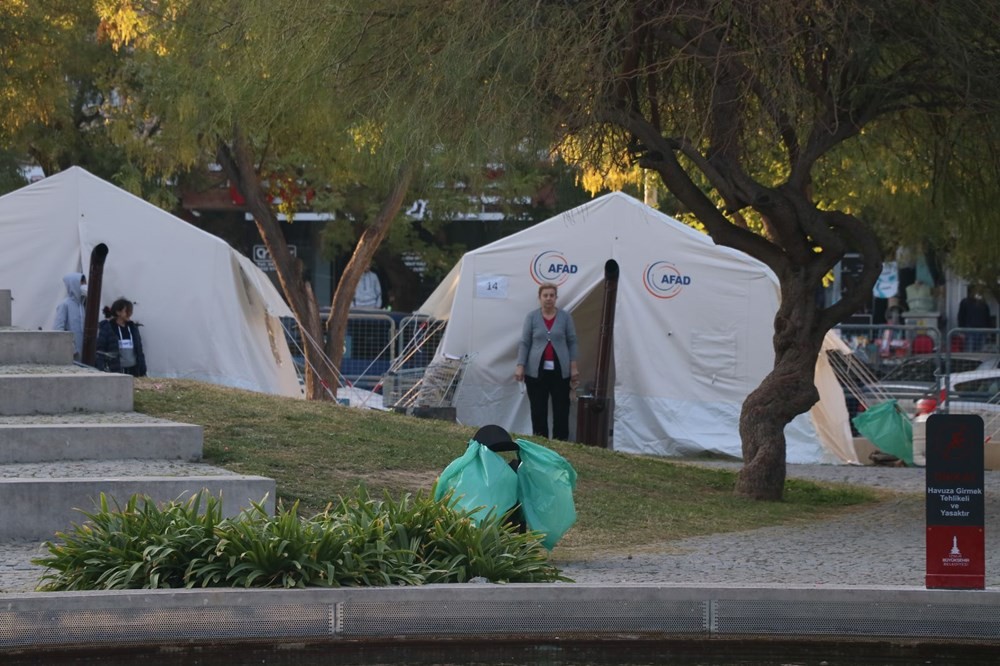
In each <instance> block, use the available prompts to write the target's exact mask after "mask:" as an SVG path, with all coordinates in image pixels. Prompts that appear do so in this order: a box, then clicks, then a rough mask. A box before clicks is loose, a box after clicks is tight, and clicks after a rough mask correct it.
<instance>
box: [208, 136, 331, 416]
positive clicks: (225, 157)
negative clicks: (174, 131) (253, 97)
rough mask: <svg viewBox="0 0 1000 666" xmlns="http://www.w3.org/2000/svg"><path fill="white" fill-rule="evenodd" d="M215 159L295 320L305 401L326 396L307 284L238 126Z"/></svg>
mask: <svg viewBox="0 0 1000 666" xmlns="http://www.w3.org/2000/svg"><path fill="white" fill-rule="evenodd" d="M216 156H217V158H218V160H219V164H220V165H221V166H222V169H223V171H225V173H226V176H227V177H228V178H229V180H230V181H231V182H232V183H233V184H234V185H235V186H236V188H237V189H238V190H239V192H240V195H241V196H242V197H243V198H244V200H245V201H246V206H247V210H249V211H250V214H251V215H253V218H254V221H255V222H256V224H257V231H258V232H260V237H261V240H262V241H263V242H264V246H265V247H267V251H268V252H269V253H270V254H271V259H272V260H273V261H274V267H275V271H276V272H277V274H278V282H279V284H280V285H281V290H282V292H283V293H284V295H285V299H286V300H287V301H288V306H289V308H291V310H292V312H293V313H294V314H295V318H296V320H298V323H299V328H300V330H301V333H302V335H301V338H302V350H303V355H304V357H305V364H306V367H305V380H306V381H305V383H306V397H307V398H309V399H310V400H322V399H324V398H328V397H331V396H332V388H333V387H336V379H335V375H334V373H333V368H334V367H336V366H330V365H328V363H327V361H326V359H325V357H324V354H323V328H322V325H321V323H320V318H319V308H318V307H317V305H316V297H315V295H314V294H313V290H312V285H311V284H310V283H309V282H308V281H307V280H306V279H305V278H304V277H303V270H302V261H301V260H300V259H298V258H296V257H293V256H292V254H291V253H290V252H289V250H288V243H287V242H286V241H285V236H284V234H282V233H281V227H280V222H279V221H278V218H277V216H276V215H275V213H274V210H273V209H272V208H271V204H270V199H269V197H268V195H267V193H266V192H264V190H263V188H261V186H260V178H259V175H258V173H257V170H256V167H255V164H254V159H253V156H252V154H251V150H250V146H249V145H248V143H247V141H246V138H245V137H244V136H243V134H242V132H241V131H240V129H239V127H235V128H234V129H233V137H232V144H231V145H230V144H228V143H226V142H225V141H223V140H222V139H219V142H218V145H217V150H216Z"/></svg>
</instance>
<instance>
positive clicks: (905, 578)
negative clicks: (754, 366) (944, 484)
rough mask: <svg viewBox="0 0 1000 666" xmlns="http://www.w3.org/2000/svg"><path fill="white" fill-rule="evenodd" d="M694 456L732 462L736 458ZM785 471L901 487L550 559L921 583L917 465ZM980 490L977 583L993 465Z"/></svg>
mask: <svg viewBox="0 0 1000 666" xmlns="http://www.w3.org/2000/svg"><path fill="white" fill-rule="evenodd" d="M698 464H706V465H709V466H716V467H731V468H733V469H738V468H739V464H738V463H698ZM788 476H789V477H792V478H802V479H810V480H815V481H826V482H836V483H851V484H858V485H866V486H871V487H875V488H882V489H886V490H892V491H896V492H900V493H907V494H905V495H900V496H898V497H897V498H894V499H892V500H890V501H888V502H884V503H881V504H880V505H879V506H878V507H875V508H870V509H864V510H859V511H848V512H845V514H844V515H842V516H840V517H836V518H832V519H830V520H825V521H820V522H816V523H808V524H804V525H789V526H780V527H764V528H760V529H755V530H747V531H744V532H732V533H728V534H714V535H710V536H703V537H693V538H690V539H683V540H680V541H674V542H670V543H667V544H663V547H662V548H661V549H659V550H658V552H642V553H632V554H629V553H623V554H620V555H618V554H616V555H612V556H608V557H598V558H594V559H589V560H587V561H571V562H560V563H559V565H560V568H562V569H563V573H564V574H565V575H566V576H568V577H569V578H572V579H573V580H574V581H576V582H578V583H600V584H616V583H617V584H623V583H624V584H635V583H683V584H690V583H701V584H724V585H836V586H862V587H872V586H883V585H888V586H917V587H924V573H925V571H926V560H925V545H924V544H925V525H926V520H925V514H924V511H925V508H924V491H925V487H924V470H923V469H920V468H900V467H872V466H847V465H789V466H788ZM985 492H986V553H987V555H986V585H987V587H996V586H1000V549H998V548H997V547H996V545H995V541H994V539H996V536H995V535H997V534H998V533H1000V472H986V488H985ZM645 550H648V549H644V551H645Z"/></svg>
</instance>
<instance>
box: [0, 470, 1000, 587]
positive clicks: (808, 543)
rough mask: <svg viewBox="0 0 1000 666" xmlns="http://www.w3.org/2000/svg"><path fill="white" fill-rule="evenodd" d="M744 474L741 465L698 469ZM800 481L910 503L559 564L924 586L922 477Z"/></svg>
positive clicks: (879, 474)
mask: <svg viewBox="0 0 1000 666" xmlns="http://www.w3.org/2000/svg"><path fill="white" fill-rule="evenodd" d="M698 464H705V465H709V466H716V467H732V468H736V467H738V464H736V463H698ZM788 474H789V476H790V477H794V478H804V479H813V480H818V481H831V482H842V483H853V484H861V485H867V486H871V487H876V488H885V489H889V490H894V491H897V492H901V493H906V494H905V495H901V496H899V497H898V498H895V499H893V500H891V501H889V502H887V503H884V504H882V505H880V506H879V507H877V508H872V509H865V510H861V511H850V512H846V513H845V514H844V515H843V516H841V517H838V518H833V519H831V520H826V521H821V522H818V523H809V524H805V525H791V526H783V527H766V528H761V529H756V530H748V531H745V532H733V533H728V534H716V535H712V536H705V537H695V538H690V539H684V540H681V541H673V542H669V543H665V544H663V546H662V548H660V549H644V550H645V551H649V552H642V553H632V554H627V553H624V554H620V555H613V556H608V557H604V558H595V559H592V560H588V561H585V562H584V561H573V562H558V564H559V565H560V567H561V568H563V570H564V573H565V574H566V575H567V576H569V577H570V578H572V579H574V580H575V581H576V582H578V583H592V584H608V585H614V584H626V583H687V584H721V585H736V586H739V585H750V586H752V585H819V586H824V585H839V586H859V587H881V586H917V587H923V586H924V571H925V562H924V524H925V521H924V496H923V491H924V471H923V470H922V469H915V468H897V467H868V466H866V467H857V466H835V465H789V468H788ZM997 534H1000V472H987V473H986V539H987V543H986V552H987V556H986V574H987V575H986V582H987V586H988V587H1000V548H997V547H996V546H995V542H994V541H993V539H995V538H996V537H995V536H994V535H997ZM39 554H42V550H41V544H38V543H23V542H22V543H7V544H0V593H19V592H29V591H31V590H32V589H33V588H34V585H35V583H36V582H37V580H38V576H39V575H40V573H41V569H40V568H39V567H36V566H34V565H32V564H31V563H30V559H31V558H32V557H35V556H37V555H39Z"/></svg>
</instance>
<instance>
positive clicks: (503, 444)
mask: <svg viewBox="0 0 1000 666" xmlns="http://www.w3.org/2000/svg"><path fill="white" fill-rule="evenodd" d="M472 439H474V440H476V441H477V442H479V443H480V444H482V445H483V446H485V447H486V448H488V449H489V450H490V451H520V450H521V447H519V446H518V445H517V443H516V442H515V441H514V440H513V439H512V438H511V436H510V433H509V432H507V431H506V430H504V429H503V428H501V427H500V426H498V425H484V426H483V427H482V428H480V429H479V430H477V431H476V434H475V435H473V436H472Z"/></svg>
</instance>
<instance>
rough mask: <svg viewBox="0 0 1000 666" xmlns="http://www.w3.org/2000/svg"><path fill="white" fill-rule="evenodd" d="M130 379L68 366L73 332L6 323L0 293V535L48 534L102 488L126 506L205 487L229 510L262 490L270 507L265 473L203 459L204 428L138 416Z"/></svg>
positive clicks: (7, 312)
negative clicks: (135, 497) (236, 470)
mask: <svg viewBox="0 0 1000 666" xmlns="http://www.w3.org/2000/svg"><path fill="white" fill-rule="evenodd" d="M132 384H133V379H132V377H130V376H129V375H116V374H110V373H104V372H98V371H97V370H94V369H93V368H87V367H83V366H80V365H76V364H74V363H73V339H72V334H70V333H63V332H55V331H27V330H19V329H15V328H12V327H11V294H10V291H8V290H0V507H3V512H2V514H0V541H15V540H32V541H42V540H46V539H52V538H53V537H54V535H55V533H56V532H58V531H61V530H66V529H67V528H69V527H70V526H71V525H72V523H74V522H75V523H81V522H83V521H84V520H85V517H84V516H83V514H81V513H80V511H79V510H81V509H82V510H85V511H90V510H92V509H93V508H94V507H95V501H96V500H97V498H98V497H99V496H100V494H101V493H105V494H106V495H108V496H109V497H111V498H114V499H115V500H117V501H118V502H119V503H120V504H124V502H125V501H126V500H127V499H128V497H129V496H130V495H132V494H135V493H142V494H145V495H148V496H149V497H151V498H153V499H155V500H156V501H161V502H162V501H169V500H173V499H178V498H181V499H183V498H186V497H189V496H190V495H192V494H193V493H196V492H198V491H200V490H208V491H209V492H211V493H212V494H214V495H215V496H219V495H220V494H221V496H222V508H223V512H224V513H225V515H228V516H231V515H235V514H236V513H238V512H239V511H240V510H241V509H242V508H245V507H247V506H249V503H250V501H255V502H259V501H261V500H263V499H264V498H265V496H266V497H267V499H266V501H265V506H266V507H267V509H268V510H269V511H273V510H274V494H275V484H274V481H273V480H272V479H268V478H264V477H259V476H243V475H238V474H233V473H231V472H229V471H227V470H224V469H220V468H217V467H212V466H209V465H205V464H202V463H200V462H199V461H200V460H201V453H202V430H201V427H200V426H194V425H188V424H184V423H175V422H172V421H166V420H163V419H155V418H152V417H149V416H146V415H143V414H138V413H136V412H135V411H134V410H133V400H132V396H133V385H132Z"/></svg>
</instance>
